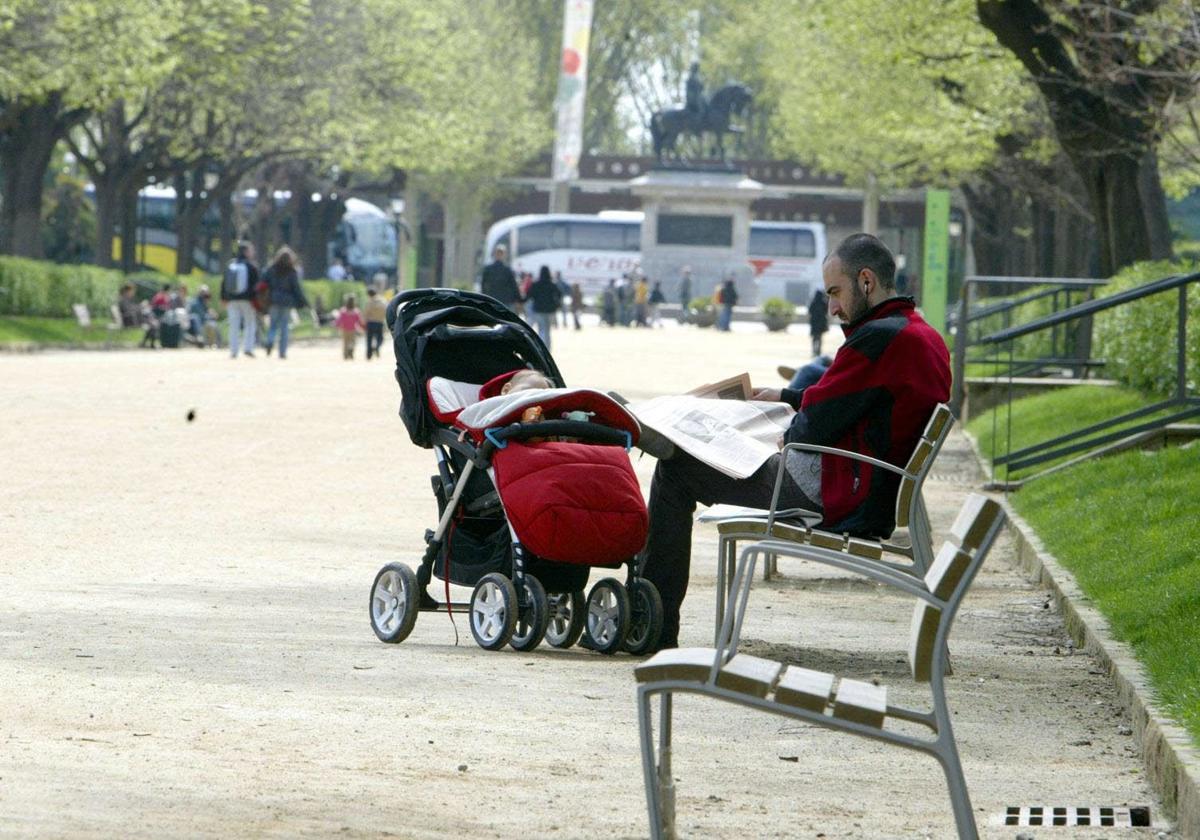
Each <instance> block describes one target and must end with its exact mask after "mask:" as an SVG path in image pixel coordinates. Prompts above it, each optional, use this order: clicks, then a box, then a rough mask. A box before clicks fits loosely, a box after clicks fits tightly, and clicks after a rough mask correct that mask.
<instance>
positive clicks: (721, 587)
mask: <svg viewBox="0 0 1200 840" xmlns="http://www.w3.org/2000/svg"><path fill="white" fill-rule="evenodd" d="M736 569H737V538H735V537H721V541H720V543H719V546H718V548H717V620H716V622H715V623H714V625H713V646H714V647H715V646H717V645H718V644H720V642H721V625H722V624H724V622H725V606H726V604H728V603H729V594H730V593H731V592H732V591H733V575H734V571H735V570H736Z"/></svg>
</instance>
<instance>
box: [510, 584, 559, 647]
mask: <svg viewBox="0 0 1200 840" xmlns="http://www.w3.org/2000/svg"><path fill="white" fill-rule="evenodd" d="M524 577H525V608H524V609H519V610H518V611H517V612H518V615H517V627H516V629H515V630H513V635H512V640H511V641H510V642H509V644H510V645H512V646H513V650H520V651H526V650H533V649H534V648H535V647H537V646H538V645H540V644H541V643H542V639H543V638H544V637H545V635H546V625H547V624H549V623H550V607H549V605H548V604H547V603H546V590H545V588H544V587H543V586H542V584H541V581H539V580H538V579H537V578H535V577H534V576H533V575H529V574H527V575H525V576H524Z"/></svg>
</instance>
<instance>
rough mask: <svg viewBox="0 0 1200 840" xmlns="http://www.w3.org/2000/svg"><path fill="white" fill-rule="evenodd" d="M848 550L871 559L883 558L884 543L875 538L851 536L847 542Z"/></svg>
mask: <svg viewBox="0 0 1200 840" xmlns="http://www.w3.org/2000/svg"><path fill="white" fill-rule="evenodd" d="M846 551H848V552H850V553H851V554H853V555H855V556H857V557H866V558H869V559H871V560H882V559H883V545H882V544H880V543H878V542H875V541H874V540H863V539H859V538H858V537H851V538H850V539H849V540H848V541H847V542H846Z"/></svg>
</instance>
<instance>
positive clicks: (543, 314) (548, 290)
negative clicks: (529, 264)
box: [525, 265, 562, 350]
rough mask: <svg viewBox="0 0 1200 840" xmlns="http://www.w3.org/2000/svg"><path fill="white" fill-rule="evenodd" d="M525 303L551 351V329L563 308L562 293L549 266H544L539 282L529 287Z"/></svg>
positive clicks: (539, 333) (540, 272)
mask: <svg viewBox="0 0 1200 840" xmlns="http://www.w3.org/2000/svg"><path fill="white" fill-rule="evenodd" d="M525 302H526V303H528V304H529V307H530V309H532V310H533V324H534V327H535V328H536V329H537V332H538V335H540V336H541V337H542V342H543V343H544V344H545V345H546V349H547V350H549V349H550V329H551V327H552V326H553V325H554V313H555V312H557V311H558V309H559V307H560V306H562V293H561V292H559V290H558V286H556V285H555V284H554V278H553V277H552V276H551V275H550V268H549V266H545V265H544V266H542V267H541V269H540V270H539V271H538V277H537V280H535V281H533V283H531V284H530V286H529V292H528V294H527V295H526V296H525Z"/></svg>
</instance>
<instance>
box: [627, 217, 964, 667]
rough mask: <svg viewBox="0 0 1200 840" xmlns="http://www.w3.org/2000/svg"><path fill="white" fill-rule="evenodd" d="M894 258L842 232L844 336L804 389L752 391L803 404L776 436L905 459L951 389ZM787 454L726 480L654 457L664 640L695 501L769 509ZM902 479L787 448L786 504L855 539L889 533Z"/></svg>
mask: <svg viewBox="0 0 1200 840" xmlns="http://www.w3.org/2000/svg"><path fill="white" fill-rule="evenodd" d="M895 274H896V262H895V259H894V258H893V257H892V254H891V252H890V251H889V250H888V249H887V246H885V245H884V244H883V243H882V242H881V241H879V239H877V238H876V237H874V236H871V235H869V234H865V233H857V234H854V235H853V236H849V237H847V238H846V239H844V240H843V241H842V242H841V244H840V245H838V247H837V250H835V251H834V252H833V253H832V254H830V255H829V256H828V257H827V258H826V260H825V265H824V266H823V267H822V275H823V278H822V279H823V282H824V286H825V292H826V294H827V295H828V296H829V313H830V314H831V315H835V316H837V317H839V318H841V319H842V321H843V322H845V325H844V326H843V327H842V330H843V331H844V333H845V335H846V341H845V343H844V344H843V345H842V347H841V348H840V349H839V350H838V352H837V355H836V356H835V357H834V360H833V364H832V365H831V366H830V368H829V370H828V371H826V373H825V375H824V376H822V377H821V378H820V380H819V381H818V382H816V383H815V384H813V385H810V386H809V387H808V388H806V389H804V390H803V391H792V390H789V389H787V388H785V389H783V390H782V391H779V390H776V389H770V388H765V389H760V390H757V391H755V394H754V397H755V399H758V400H768V401H782V402H786V403H789V404H790V405H791V406H792V407H793V408H795V409H796V416H795V417H794V418H793V420H792V425H791V427H790V428H789V429H788V431H787V432H786V434H785V435H784V437H783V440H782V441H781V442H780V445H781V446H782V445H783V444H784V443H810V444H817V445H820V446H830V447H836V448H838V449H845V450H849V451H852V452H857V453H859V454H862V455H868V456H870V457H873V458H876V459H878V460H881V461H887V462H889V463H892V464H896V465H897V466H903V465H904V463H905V462H906V461H907V460H908V458H909V456H910V455H911V454H912V451H913V448H914V447H915V446H916V443H917V440H918V439H919V438H920V436H921V432H922V429H923V428H924V427H925V424H926V422H927V421H928V420H929V417H930V415H931V414H932V412H933V409H934V407H935V406H936V405H937V404H938V403H940V402H945V401H947V400H948V399H949V396H950V354H949V352H948V351H947V349H946V344H945V342H944V341H942V337H941V336H940V335H938V333H937V332H936V331H935V330H934V329H933V328H932V327H930V326H929V324H927V323H926V322H925V320H924V319H923V318H922V317H921V316H920V315H919V314H918V313H917V311H916V308H915V306H914V303H913V299H912V298H911V297H901V296H899V295H897V293H896V287H895ZM782 461H783V456H782V455H775V456H773V457H772V458H771V459H770V460H768V461H767V462H766V463H765V464H763V466H762V467H760V468H759V469H758V471H757V472H755V473H754V474H753V475H752V476H750V477H749V478H744V479H737V478H731V477H729V476H727V475H725V474H724V473H721V472H719V471H718V470H715V469H713V468H712V467H710V466H708V465H707V464H704V463H702V462H700V461H698V460H697V459H695V458H693V457H692V456H690V455H688V454H687V453H685V452H681V451H678V450H677V451H676V453H675V455H674V456H673V457H671V458H669V459H667V460H663V461H659V463H658V466H657V468H656V469H655V471H654V480H653V482H652V483H651V485H650V532H649V536H648V538H647V540H646V562H645V566H644V572H643V574H644V575H645V576H646V577H647V578H648V579H649V580H650V581H652V582H653V583H654V584H655V586H657V587H658V590H659V592H660V593H661V595H662V599H663V608H664V611H665V621H664V625H663V632H662V636H661V637H660V641H659V647H660V648H661V647H676V646H677V645H678V638H679V607H680V605H681V604H682V602H683V598H684V595H685V594H686V593H687V583H688V573H689V567H690V564H691V550H692V515H693V514H694V513H695V510H696V503H697V502H703V503H705V504H708V505H711V504H717V503H724V504H734V505H744V506H747V507H756V508H766V507H768V506H769V505H770V503H771V495H772V493H773V492H774V488H775V478H776V475H777V473H778V470H779V467H780V464H781V462H782ZM898 483H899V477H898V476H896V475H894V474H892V473H889V472H887V471H885V470H876V469H874V468H873V467H872V466H871V465H870V464H867V463H864V462H861V461H854V460H851V459H848V458H844V457H837V456H832V455H819V454H816V453H808V452H791V453H790V454H789V455H788V460H787V470H786V474H785V476H784V479H783V486H782V490H781V493H780V498H779V508H780V509H785V508H804V509H806V510H811V511H816V512H820V513H821V514H822V516H823V517H824V518H823V521H822V523H821V526H820V527H821V528H822V529H825V530H829V531H834V532H837V533H843V532H844V533H849V534H850V535H852V536H857V537H879V538H885V537H889V536H891V533H892V531H893V530H894V529H895V527H896V523H895V505H896V490H897V486H898Z"/></svg>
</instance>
